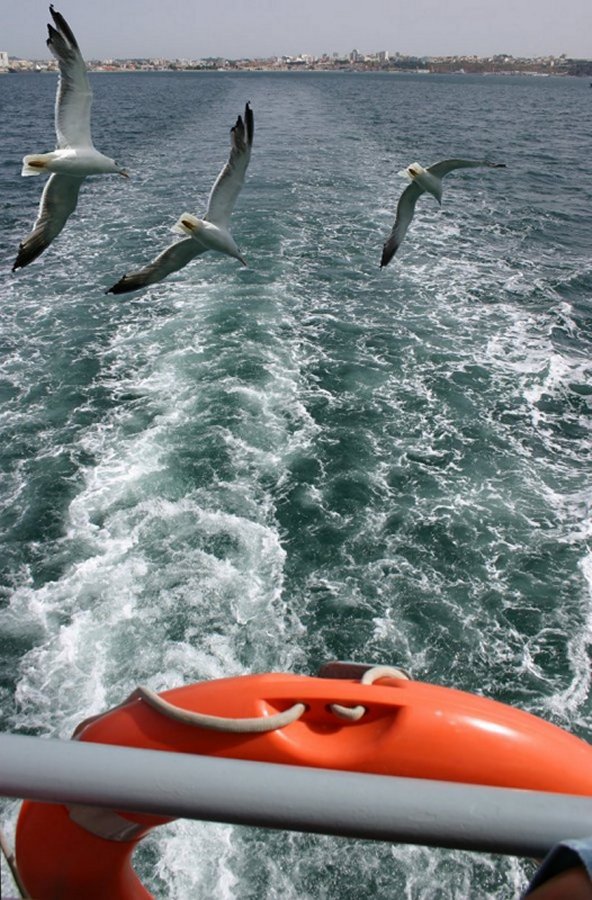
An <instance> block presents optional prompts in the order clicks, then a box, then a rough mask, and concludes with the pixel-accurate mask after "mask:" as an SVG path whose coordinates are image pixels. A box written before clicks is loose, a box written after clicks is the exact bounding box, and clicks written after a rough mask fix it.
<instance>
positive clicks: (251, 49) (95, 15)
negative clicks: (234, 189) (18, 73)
mask: <svg viewBox="0 0 592 900" xmlns="http://www.w3.org/2000/svg"><path fill="white" fill-rule="evenodd" d="M48 6H49V4H48V3H47V2H45V0H0V13H1V17H0V23H1V24H0V50H5V51H7V52H8V54H9V55H10V56H17V57H22V58H27V59H46V58H48V56H49V52H48V50H47V48H46V46H45V39H46V37H47V30H46V27H45V25H46V22H47V21H48V16H49V13H48ZM54 6H55V8H56V9H57V10H59V11H60V12H61V13H62V14H63V15H64V16H65V17H66V19H67V20H68V22H69V24H70V26H71V28H72V30H73V31H74V33H75V35H76V37H77V40H78V43H79V45H80V48H81V50H82V53H83V55H84V56H85V57H86V58H87V59H109V58H113V59H116V58H128V57H129V58H133V57H153V56H156V57H165V58H167V59H177V58H179V59H201V58H204V57H208V56H215V57H218V56H221V57H226V58H228V59H240V58H243V57H250V58H255V57H258V56H261V57H268V56H276V55H278V56H282V55H287V56H295V55H298V54H301V53H310V54H312V55H314V56H319V55H321V54H322V53H324V52H327V53H334V52H336V53H340V54H345V53H349V52H350V51H351V50H352V49H354V48H355V49H357V50H359V51H360V52H362V53H364V52H366V53H369V52H373V51H377V50H387V51H388V52H389V53H390V54H394V53H396V52H399V53H402V54H404V55H411V56H440V55H441V56H460V55H470V54H476V55H477V56H491V55H493V54H496V53H506V54H510V55H512V56H527V57H533V56H547V55H552V56H560V55H561V54H563V53H565V54H566V55H567V56H571V57H577V58H585V59H590V58H592V0H217V2H211V0H209V2H206V0H164V2H163V0H54Z"/></svg>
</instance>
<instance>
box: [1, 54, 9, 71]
mask: <svg viewBox="0 0 592 900" xmlns="http://www.w3.org/2000/svg"><path fill="white" fill-rule="evenodd" d="M6 69H8V53H7V52H6V50H0V72H2V71H6Z"/></svg>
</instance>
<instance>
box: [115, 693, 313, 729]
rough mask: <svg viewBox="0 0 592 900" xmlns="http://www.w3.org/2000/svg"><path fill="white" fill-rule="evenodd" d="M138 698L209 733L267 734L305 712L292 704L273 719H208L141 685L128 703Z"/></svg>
mask: <svg viewBox="0 0 592 900" xmlns="http://www.w3.org/2000/svg"><path fill="white" fill-rule="evenodd" d="M135 698H139V699H141V700H144V701H145V702H146V703H147V704H148V705H149V706H151V707H152V709H155V710H156V711H157V712H160V713H162V714H163V715H164V716H168V717H169V719H174V720H175V722H183V723H184V724H185V725H195V726H196V727H198V728H209V729H210V730H212V731H229V732H234V733H235V734H244V733H248V734H263V733H265V732H266V731H276V729H278V728H285V727H286V725H291V724H292V722H296V721H297V720H298V719H299V718H300V717H301V716H302V714H303V713H304V711H305V710H306V706H305V704H304V703H295V704H294V706H291V707H290V708H289V709H286V710H284V711H283V712H280V713H276V714H275V715H273V716H258V717H256V718H252V719H232V718H226V717H225V716H209V715H206V714H205V713H198V712H191V710H188V709H180V708H179V707H178V706H173V704H172V703H169V702H168V700H163V698H162V697H160V696H159V695H158V694H157V693H156V692H155V691H152V690H150V688H147V687H144V686H142V685H140V686H139V687H137V688H136V690H135V691H134V693H133V694H132V695H131V696H130V697H129V698H128V699H129V700H132V699H135Z"/></svg>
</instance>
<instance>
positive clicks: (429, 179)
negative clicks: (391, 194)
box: [380, 159, 505, 268]
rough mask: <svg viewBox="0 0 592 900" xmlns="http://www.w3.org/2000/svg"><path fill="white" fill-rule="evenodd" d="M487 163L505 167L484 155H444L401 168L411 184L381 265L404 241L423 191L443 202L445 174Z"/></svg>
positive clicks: (383, 254)
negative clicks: (426, 162) (457, 157)
mask: <svg viewBox="0 0 592 900" xmlns="http://www.w3.org/2000/svg"><path fill="white" fill-rule="evenodd" d="M482 166H485V167H487V168H491V169H504V168H505V164H504V163H492V162H488V161H487V160H483V159H443V160H442V161H441V162H437V163H434V165H433V166H428V168H427V169H424V167H423V166H421V165H420V164H419V163H417V162H415V163H412V164H411V165H410V166H407V168H406V169H403V170H402V171H401V172H399V175H403V176H404V177H405V178H409V180H410V181H411V184H409V185H408V186H407V187H406V188H405V190H404V191H403V193H402V194H401V197H400V199H399V203H398V206H397V215H396V218H395V224H394V225H393V230H392V231H391V234H390V236H389V238H388V239H387V240H386V241H385V244H384V247H383V248H382V259H381V260H380V267H381V268H383V266H387V265H388V264H389V262H390V261H391V259H392V258H393V256H394V255H395V253H396V252H397V250H398V249H399V247H400V246H401V243H402V241H403V238H404V237H405V235H406V233H407V229H408V228H409V225H410V224H411V221H412V219H413V214H414V212H415V204H416V203H417V199H418V198H419V197H421V195H422V194H423V193H426V192H427V193H428V194H431V195H432V196H433V197H435V198H436V200H437V201H438V203H440V204H441V203H442V178H443V177H444V176H445V175H448V173H449V172H453V171H454V169H474V168H478V167H482Z"/></svg>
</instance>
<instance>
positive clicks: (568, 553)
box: [0, 71, 592, 900]
mask: <svg viewBox="0 0 592 900" xmlns="http://www.w3.org/2000/svg"><path fill="white" fill-rule="evenodd" d="M90 77H91V82H92V87H93V91H94V105H93V136H94V140H95V144H96V146H97V147H98V148H99V149H100V150H102V151H103V152H104V153H106V154H108V155H109V156H112V157H114V158H115V159H116V160H117V161H118V163H120V164H121V165H124V166H125V167H126V168H127V170H128V171H129V174H130V178H129V180H128V181H126V180H124V179H122V178H118V177H116V176H110V177H100V178H91V179H88V181H87V182H86V183H85V185H84V186H83V188H82V190H81V192H80V198H79V202H78V208H77V210H76V212H75V213H74V214H73V215H72V217H71V218H70V220H69V221H68V223H67V225H66V227H65V228H64V230H63V232H62V233H61V234H60V235H59V237H58V238H56V240H55V241H54V243H53V244H52V245H51V246H50V247H49V249H48V250H47V251H46V252H45V253H44V254H43V255H42V256H41V257H40V258H39V260H37V261H36V262H34V263H32V264H31V265H30V266H29V267H27V268H25V269H22V270H19V271H17V272H15V273H13V272H12V271H11V268H12V264H13V262H14V258H15V254H16V250H17V246H18V243H19V241H20V240H21V239H22V238H23V237H24V236H25V235H26V234H27V232H28V231H29V230H30V228H31V226H32V223H33V221H34V219H35V216H36V211H37V207H38V203H39V198H40V194H41V190H42V187H43V180H44V179H43V178H21V176H20V168H21V159H22V156H23V155H24V154H25V153H30V152H44V151H47V150H50V149H52V148H53V146H54V129H53V103H54V96H55V89H56V79H55V76H53V75H49V74H41V73H39V74H14V75H7V76H4V77H2V78H1V79H0V117H1V119H2V122H3V123H4V124H3V129H2V140H1V142H0V203H1V217H0V273H1V274H0V343H1V350H0V495H1V503H2V507H1V512H0V541H1V552H0V583H1V585H2V589H1V600H0V604H1V607H0V679H1V685H0V688H1V692H0V708H1V712H0V725H1V728H2V730H3V731H6V732H14V733H22V734H33V735H41V736H44V737H56V738H69V737H70V735H71V733H72V731H73V729H74V727H75V726H76V724H77V723H78V722H80V721H81V720H82V719H84V718H85V717H87V716H89V715H92V714H94V713H98V712H100V711H103V710H105V709H107V708H109V707H111V706H113V705H116V704H118V703H119V702H121V701H122V700H123V699H124V698H125V697H126V696H127V695H128V694H129V693H130V692H131V691H132V690H133V689H134V688H135V686H136V685H138V684H145V685H148V686H149V687H151V688H153V689H154V690H163V689H167V688H171V687H175V686H179V685H182V684H189V683H192V682H195V681H200V680H204V679H214V678H219V677H225V676H235V675H242V674H247V673H253V672H270V671H281V672H294V673H300V674H315V673H316V672H317V671H318V669H319V667H320V666H321V665H322V664H323V663H325V662H327V661H330V660H335V659H342V660H353V661H357V662H364V663H372V664H392V665H399V666H402V667H404V668H405V669H407V670H408V671H409V672H410V673H411V675H412V677H413V678H415V679H418V680H421V681H427V682H432V683H435V684H439V685H445V686H451V687H455V688H459V689H462V690H466V691H472V692H476V693H478V694H481V695H483V696H486V697H491V698H494V699H496V700H499V701H503V702H505V703H509V704H513V705H515V706H517V707H520V708H521V709H525V710H528V711H530V712H532V713H535V714H537V715H539V716H542V717H543V718H545V719H547V720H548V721H550V722H553V723H555V724H557V725H559V726H561V727H563V728H566V729H568V730H569V731H571V732H573V733H575V734H577V735H579V736H580V737H582V738H584V739H586V740H592V701H591V699H590V678H591V676H590V647H591V641H592V552H591V545H590V542H591V537H592V519H591V504H592V483H591V475H592V419H591V404H592V258H591V250H592V216H591V208H592V178H591V166H590V146H591V142H592V115H591V109H592V107H591V104H592V91H591V90H590V85H589V83H588V80H586V79H576V78H567V77H565V78H555V77H525V76H505V77H504V76H489V77H484V76H470V75H462V74H458V75H433V76H432V75H420V74H408V75H393V74H365V73H364V74H361V73H345V72H343V73H306V72H302V73H283V72H278V73H270V72H253V73H239V72H236V73H234V72H226V71H225V72H212V73H203V72H194V73H185V72H184V73H174V72H163V73H160V72H147V73H129V74H115V73H97V74H92V75H91V76H90ZM246 101H250V102H251V105H252V109H253V112H254V116H255V140H254V146H253V152H252V158H251V163H250V167H249V170H248V173H247V178H246V183H245V186H244V188H243V191H242V193H241V194H240V197H239V199H238V202H237V205H236V209H235V212H234V215H233V219H232V230H233V234H234V236H235V238H236V240H237V243H238V244H239V246H240V248H241V251H242V253H243V254H244V256H245V257H246V260H247V262H248V266H247V267H246V268H245V267H242V266H241V265H240V264H239V263H238V262H237V261H236V260H233V259H231V258H229V257H223V256H220V255H217V254H214V253H209V254H205V255H203V256H200V257H199V258H197V259H195V260H194V261H193V262H192V263H190V264H189V265H188V266H187V267H186V268H185V269H183V270H182V271H180V272H178V273H176V274H174V275H171V276H170V277H168V278H167V279H166V280H165V281H163V282H162V283H160V284H157V285H154V286H151V287H149V288H147V289H145V290H143V291H140V292H136V293H133V294H128V295H121V296H114V295H111V294H109V295H107V294H106V293H105V291H106V290H107V289H108V288H109V287H110V286H111V285H112V284H113V283H114V282H115V281H117V280H118V279H119V278H120V277H121V276H122V275H123V274H124V273H125V272H126V271H129V270H130V269H133V268H138V267H140V266H142V265H143V264H145V263H147V262H148V261H149V260H151V259H152V258H153V257H154V256H155V255H157V254H158V253H159V252H160V251H161V250H163V249H164V248H165V247H166V246H167V245H168V244H169V243H170V241H171V240H172V239H173V236H172V235H171V234H170V228H171V226H172V225H173V224H174V223H175V221H176V220H177V218H178V217H179V215H180V214H181V213H183V212H185V211H187V212H193V213H194V214H197V215H200V214H202V213H203V212H204V211H205V207H206V203H207V198H208V194H209V190H210V187H211V185H212V183H213V181H214V178H215V177H216V175H217V173H218V172H219V171H220V169H221V167H222V165H223V164H224V162H225V160H226V159H227V156H228V148H229V129H230V127H231V126H232V125H233V124H234V122H235V120H236V117H237V115H238V114H239V113H241V112H242V111H243V110H244V106H245V102H246ZM447 157H466V158H473V159H488V160H491V161H494V162H498V163H504V164H505V166H506V168H499V169H491V168H490V169H488V168H482V169H467V170H459V171H456V172H453V173H452V174H450V175H448V176H447V177H446V179H445V183H444V195H443V202H442V206H441V207H439V206H438V204H437V203H436V202H435V200H434V199H433V198H432V197H431V196H429V195H425V196H423V197H421V198H420V199H419V200H418V203H417V207H416V214H415V218H414V220H413V222H412V224H411V227H410V229H409V231H408V233H407V237H406V239H405V241H404V243H403V244H402V246H401V248H400V249H399V251H398V253H397V255H396V257H395V258H394V260H393V261H392V263H391V264H390V265H389V266H388V267H386V268H384V269H382V270H381V269H380V267H379V262H380V255H381V248H382V243H383V241H384V240H385V238H386V237H387V236H388V234H389V233H390V230H391V227H392V225H393V222H394V216H395V211H396V206H397V202H398V198H399V196H400V194H401V192H402V190H403V189H404V187H405V182H404V180H403V179H402V178H401V177H400V176H399V175H398V172H399V170H401V169H402V168H404V167H405V166H407V165H408V164H410V163H412V162H414V161H419V162H421V163H422V164H423V165H429V164H431V163H433V162H435V161H437V160H440V159H444V158H447ZM17 809H18V804H17V803H15V802H14V801H3V805H2V807H1V817H2V826H3V828H4V829H5V830H6V832H7V833H8V835H9V837H11V836H12V834H13V829H14V822H15V818H16V813H17ZM135 859H136V864H137V868H138V871H139V873H140V875H141V877H142V879H143V881H144V884H145V885H146V886H147V887H148V888H149V889H150V890H151V891H152V892H153V894H154V895H155V897H157V898H174V900H190V898H197V897H203V898H206V897H207V898H214V900H230V898H237V900H276V898H280V897H281V898H282V900H337V898H339V900H382V898H391V900H398V898H407V900H420V898H421V900H424V898H425V900H454V898H496V900H499V898H517V897H518V896H519V894H520V891H521V889H523V888H524V886H525V884H526V882H527V880H528V878H529V876H530V874H531V873H532V871H533V868H534V863H533V862H532V861H529V860H524V859H517V858H511V857H495V856H491V855H487V854H472V853H468V852H454V851H450V850H439V849H429V848H424V847H419V846H408V845H403V844H400V845H389V844H386V843H374V842H368V841H356V840H346V839H338V838H333V837H326V836H315V835H303V834H298V833H282V832H273V831H265V830H263V829H255V828H246V827H234V826H230V825H221V824H210V823H200V822H187V821H178V822H176V823H173V824H171V825H169V826H166V827H163V828H160V829H155V830H154V831H153V832H151V834H150V836H149V837H148V838H147V839H145V840H144V841H143V842H142V844H141V846H140V849H139V850H138V852H137V854H136V857H135ZM7 877H8V876H7Z"/></svg>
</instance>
